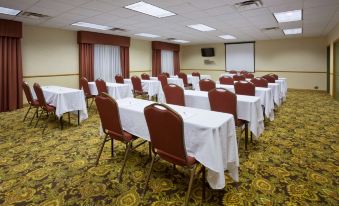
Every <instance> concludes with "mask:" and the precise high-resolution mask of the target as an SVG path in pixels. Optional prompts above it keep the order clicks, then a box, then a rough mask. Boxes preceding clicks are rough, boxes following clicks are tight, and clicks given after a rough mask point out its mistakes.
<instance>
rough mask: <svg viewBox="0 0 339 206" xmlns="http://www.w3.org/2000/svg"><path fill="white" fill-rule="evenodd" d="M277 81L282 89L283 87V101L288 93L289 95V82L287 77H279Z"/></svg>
mask: <svg viewBox="0 0 339 206" xmlns="http://www.w3.org/2000/svg"><path fill="white" fill-rule="evenodd" d="M275 83H278V84H280V89H281V98H282V99H283V101H285V100H286V95H287V82H286V78H279V79H278V80H275Z"/></svg>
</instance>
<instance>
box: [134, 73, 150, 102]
mask: <svg viewBox="0 0 339 206" xmlns="http://www.w3.org/2000/svg"><path fill="white" fill-rule="evenodd" d="M131 81H132V85H133V95H134V97H137V96H141V97H142V98H143V99H148V93H147V92H144V91H143V90H142V85H141V80H140V78H139V77H138V76H132V77H131Z"/></svg>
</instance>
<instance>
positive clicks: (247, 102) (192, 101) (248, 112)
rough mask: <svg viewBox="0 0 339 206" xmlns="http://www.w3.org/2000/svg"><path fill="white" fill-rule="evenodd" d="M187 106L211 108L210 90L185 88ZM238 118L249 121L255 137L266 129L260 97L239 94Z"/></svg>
mask: <svg viewBox="0 0 339 206" xmlns="http://www.w3.org/2000/svg"><path fill="white" fill-rule="evenodd" d="M185 104H186V106H187V107H194V108H199V109H206V110H211V107H210V102H209V99H208V92H204V91H192V90H185ZM237 114H238V119H242V120H246V121H248V122H249V128H250V130H251V132H252V133H253V135H254V136H255V139H258V137H259V136H260V135H261V133H262V132H263V131H264V116H263V112H262V107H261V103H260V98H259V97H253V96H246V95H237Z"/></svg>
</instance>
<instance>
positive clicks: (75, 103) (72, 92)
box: [32, 86, 88, 121]
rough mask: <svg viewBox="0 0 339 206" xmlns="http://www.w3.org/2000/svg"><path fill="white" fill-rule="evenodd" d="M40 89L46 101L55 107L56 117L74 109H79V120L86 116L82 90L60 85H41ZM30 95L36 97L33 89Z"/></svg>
mask: <svg viewBox="0 0 339 206" xmlns="http://www.w3.org/2000/svg"><path fill="white" fill-rule="evenodd" d="M41 89H42V91H43V93H44V96H45V99H46V103H47V104H50V105H53V106H54V107H55V108H56V110H55V114H56V116H57V117H58V118H60V117H61V116H62V115H63V114H64V113H67V112H75V111H76V112H77V111H79V120H80V121H83V120H85V119H87V118H88V113H87V106H86V101H85V94H84V92H83V91H82V90H79V89H73V88H67V87H60V86H43V87H41ZM32 95H33V96H34V97H36V94H35V93H34V90H32Z"/></svg>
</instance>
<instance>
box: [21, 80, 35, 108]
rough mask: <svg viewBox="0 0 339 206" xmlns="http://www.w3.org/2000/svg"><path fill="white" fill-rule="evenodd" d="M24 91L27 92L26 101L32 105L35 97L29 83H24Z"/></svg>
mask: <svg viewBox="0 0 339 206" xmlns="http://www.w3.org/2000/svg"><path fill="white" fill-rule="evenodd" d="M22 89H23V90H24V92H25V96H26V99H27V102H28V103H29V104H31V103H32V102H33V100H34V99H33V95H32V91H31V88H30V87H29V85H28V83H27V82H25V81H24V82H22Z"/></svg>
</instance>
